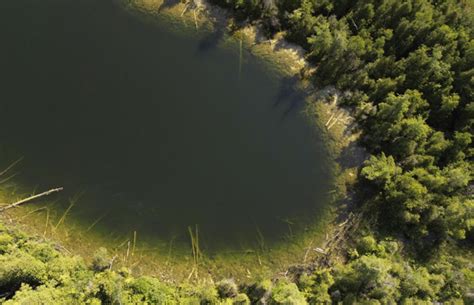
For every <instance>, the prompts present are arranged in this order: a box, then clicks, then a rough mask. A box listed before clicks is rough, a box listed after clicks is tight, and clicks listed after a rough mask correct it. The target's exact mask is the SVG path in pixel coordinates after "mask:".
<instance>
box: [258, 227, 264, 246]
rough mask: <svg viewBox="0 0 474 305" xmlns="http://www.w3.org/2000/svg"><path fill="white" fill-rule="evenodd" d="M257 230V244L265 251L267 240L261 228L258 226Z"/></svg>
mask: <svg viewBox="0 0 474 305" xmlns="http://www.w3.org/2000/svg"><path fill="white" fill-rule="evenodd" d="M256 228H257V243H258V246H259V247H260V250H262V251H265V238H264V237H263V234H262V231H260V228H259V227H258V226H256Z"/></svg>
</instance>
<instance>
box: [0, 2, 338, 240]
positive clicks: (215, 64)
mask: <svg viewBox="0 0 474 305" xmlns="http://www.w3.org/2000/svg"><path fill="white" fill-rule="evenodd" d="M219 37H220V35H217V36H216V35H215V34H209V33H205V32H204V31H199V32H198V31H196V32H194V33H192V34H191V35H179V34H177V33H173V32H172V31H168V30H167V26H166V24H165V23H160V22H157V23H156V24H153V23H150V22H143V21H142V20H140V18H137V17H136V16H132V15H131V14H129V13H128V12H126V11H124V9H123V8H121V7H120V5H118V4H117V3H115V2H114V1H112V0H100V1H97V0H74V1H73V0H42V1H37V0H14V1H1V2H0V39H1V42H0V45H1V47H0V116H1V119H0V142H1V143H0V149H1V150H0V159H1V164H5V165H6V164H7V163H8V162H10V161H12V160H14V159H15V158H16V157H18V156H24V162H23V163H22V166H21V169H22V172H21V175H19V176H18V177H17V181H18V182H19V183H21V184H23V185H25V186H29V187H31V189H33V188H37V189H38V190H44V189H48V188H51V187H56V186H63V187H64V188H65V191H64V192H63V193H62V194H61V196H60V198H59V199H58V202H57V204H56V206H57V208H58V209H64V208H65V207H67V206H68V205H69V200H68V199H70V198H73V197H74V196H79V195H80V196H79V197H78V198H79V200H78V201H77V204H76V206H75V207H74V208H73V210H72V212H71V217H74V218H75V219H77V220H79V221H81V222H83V223H84V224H85V225H86V226H87V225H89V224H91V223H92V222H94V221H95V220H97V219H99V218H100V219H101V220H100V222H99V223H98V224H97V226H96V227H95V228H96V229H97V230H101V231H102V232H106V233H109V232H110V233H127V232H131V231H133V230H136V231H138V232H139V234H140V237H142V238H151V239H153V238H158V239H162V240H170V239H171V238H173V237H176V238H177V239H178V240H183V241H184V240H187V238H188V237H187V236H188V235H187V234H188V233H187V228H188V226H194V225H196V224H197V225H198V226H199V229H200V237H201V239H202V242H201V243H202V244H204V245H205V246H207V247H219V246H226V247H229V246H232V247H240V246H242V245H243V244H246V243H251V242H254V241H255V239H256V236H259V235H260V234H261V235H263V236H264V237H265V240H266V242H267V243H269V242H272V241H273V242H276V241H279V240H281V239H282V237H283V236H285V235H286V234H288V231H289V223H299V224H307V223H310V222H311V221H314V219H316V217H317V215H318V213H319V212H320V211H321V209H322V208H323V207H324V205H325V204H326V202H327V200H326V195H327V193H328V187H329V184H330V180H331V177H330V174H329V170H328V165H327V164H328V162H327V160H328V156H327V153H326V151H325V147H324V144H323V143H322V140H321V137H320V135H319V133H318V130H317V129H316V128H315V127H314V126H313V125H312V124H310V123H309V121H308V120H307V119H305V118H304V116H303V115H302V114H301V112H302V105H303V103H302V94H300V93H298V92H295V91H292V89H291V86H288V80H286V79H283V78H282V77H280V76H277V75H274V74H272V73H269V72H268V70H267V69H266V68H265V67H264V65H263V64H262V63H260V62H259V61H258V59H256V58H254V57H252V56H251V55H249V54H247V53H245V54H244V55H245V56H244V57H245V62H244V64H243V69H242V74H241V75H239V56H238V51H237V52H236V51H235V50H230V49H224V48H219V47H217V44H215V43H214V42H213V39H215V38H219ZM290 226H291V225H290ZM294 226H296V225H294Z"/></svg>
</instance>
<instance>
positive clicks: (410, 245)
mask: <svg viewBox="0 0 474 305" xmlns="http://www.w3.org/2000/svg"><path fill="white" fill-rule="evenodd" d="M212 2H213V3H215V4H218V5H221V6H224V7H227V8H229V9H231V10H232V12H233V13H234V15H235V16H236V19H237V20H238V21H241V22H242V21H244V20H251V22H253V23H255V24H260V25H262V27H263V28H264V29H265V31H266V32H267V34H268V35H272V34H274V33H276V32H280V31H284V32H285V35H286V39H288V40H289V41H291V42H295V43H297V44H299V45H301V46H303V47H304V48H305V50H306V51H307V53H306V54H307V55H306V56H307V60H308V61H309V62H310V63H311V64H313V65H314V67H315V68H314V69H312V70H313V71H311V72H308V73H302V75H304V77H305V79H307V80H310V81H311V82H312V84H313V85H314V87H315V88H317V89H325V88H328V87H331V88H334V89H335V90H336V91H337V92H338V96H339V99H338V101H339V103H340V104H341V105H342V106H343V107H347V108H348V109H350V110H351V112H352V114H353V116H354V118H355V120H356V122H357V125H358V127H357V128H359V129H360V132H361V137H360V138H361V141H360V142H361V143H362V144H363V146H364V147H365V148H366V150H367V151H368V152H369V153H370V154H371V155H370V157H369V158H368V159H367V160H366V162H365V163H364V165H363V166H362V168H361V169H360V172H359V179H358V184H357V185H356V186H355V191H356V199H357V200H355V201H356V202H357V203H356V204H354V206H352V207H350V209H351V210H352V212H354V213H356V214H357V215H361V216H360V218H361V219H360V224H359V225H358V227H357V228H358V229H357V230H350V231H348V232H349V233H348V234H347V236H346V237H347V239H346V240H345V241H344V246H343V247H342V248H341V249H338V251H337V253H336V254H332V256H331V257H330V258H328V259H327V260H324V261H323V262H322V263H321V262H320V261H316V263H309V264H303V265H302V266H296V267H294V268H291V269H290V270H289V271H288V272H287V273H285V274H283V275H278V276H276V277H275V278H274V279H272V280H262V281H260V282H258V283H254V284H242V285H237V284H236V283H235V282H233V281H232V280H228V279H224V280H221V281H219V282H216V283H214V282H205V283H204V282H199V280H197V281H195V282H192V284H176V283H163V282H161V281H159V280H157V279H153V278H150V277H138V278H136V277H133V276H132V275H131V274H130V270H128V269H126V268H123V269H120V270H116V269H115V268H114V266H113V257H108V256H107V252H106V250H105V249H101V250H99V251H98V253H97V255H96V257H95V258H94V260H93V263H92V265H90V266H88V265H87V264H85V263H84V262H83V261H82V259H80V258H78V257H71V256H69V255H65V254H63V253H61V252H59V251H58V250H55V249H54V248H53V247H52V246H51V245H49V244H47V243H45V242H44V241H38V240H36V239H34V238H31V237H27V236H24V235H23V234H21V233H19V232H18V231H15V230H11V229H6V228H5V227H2V228H1V230H0V232H1V233H0V262H1V263H0V300H2V299H1V298H3V301H5V302H6V303H7V304H35V302H36V303H37V304H55V303H58V304H59V303H61V304H64V303H91V304H94V303H97V304H99V303H105V304H143V303H148V304H250V303H253V304H307V303H309V304H320V303H338V302H343V303H344V304H356V303H363V304H395V303H401V304H432V303H433V302H441V303H447V304H463V303H467V304H469V303H473V302H474V295H473V294H474V291H473V287H474V265H473V263H472V261H473V257H474V255H473V252H472V247H473V241H474V232H473V227H474V202H473V199H472V194H473V193H472V190H473V188H472V170H473V166H472V157H473V150H472V127H473V126H472V124H473V122H474V105H473V100H474V40H473V31H474V16H473V9H474V4H473V3H472V1H463V0H431V1H430V0H404V1H397V0H364V1H335V0H280V1H277V0H212ZM189 234H190V237H191V239H192V240H193V246H192V249H193V258H194V264H195V265H198V264H199V257H200V250H199V239H198V228H197V227H196V228H195V229H193V228H190V229H189ZM311 250H312V249H311ZM318 251H320V252H321V255H322V256H324V255H325V254H324V253H327V252H328V249H318Z"/></svg>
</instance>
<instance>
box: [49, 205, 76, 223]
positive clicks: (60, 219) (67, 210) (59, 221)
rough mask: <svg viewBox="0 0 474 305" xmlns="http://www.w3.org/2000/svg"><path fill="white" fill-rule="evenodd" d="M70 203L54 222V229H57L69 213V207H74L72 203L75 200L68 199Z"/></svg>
mask: <svg viewBox="0 0 474 305" xmlns="http://www.w3.org/2000/svg"><path fill="white" fill-rule="evenodd" d="M69 202H70V204H69V206H68V208H67V209H66V211H64V213H63V215H62V216H61V218H59V220H58V222H57V223H56V225H55V226H54V229H55V230H57V229H58V227H59V226H60V225H61V224H62V223H63V222H64V220H65V219H66V217H67V215H68V214H69V211H71V209H72V208H73V207H74V205H75V204H76V201H75V200H72V199H71V200H69Z"/></svg>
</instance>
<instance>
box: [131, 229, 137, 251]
mask: <svg viewBox="0 0 474 305" xmlns="http://www.w3.org/2000/svg"><path fill="white" fill-rule="evenodd" d="M136 245H137V231H133V245H132V256H134V255H135V247H136Z"/></svg>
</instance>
